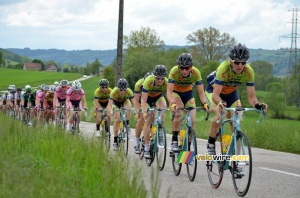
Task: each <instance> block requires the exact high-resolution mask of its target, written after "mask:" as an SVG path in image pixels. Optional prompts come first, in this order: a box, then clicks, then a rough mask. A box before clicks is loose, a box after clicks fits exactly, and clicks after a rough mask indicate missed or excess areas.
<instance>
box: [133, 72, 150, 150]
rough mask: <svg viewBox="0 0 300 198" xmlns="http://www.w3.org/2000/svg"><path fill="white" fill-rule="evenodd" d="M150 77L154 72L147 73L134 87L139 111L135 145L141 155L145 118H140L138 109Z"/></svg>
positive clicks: (136, 115) (136, 105)
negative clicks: (143, 90) (145, 82)
mask: <svg viewBox="0 0 300 198" xmlns="http://www.w3.org/2000/svg"><path fill="white" fill-rule="evenodd" d="M150 75H152V72H147V73H146V74H145V76H144V77H143V78H141V79H139V80H138V81H137V82H136V83H135V86H134V100H135V107H136V110H137V111H135V113H134V114H135V118H136V119H137V122H136V125H135V145H134V152H135V153H136V154H141V150H140V140H141V138H140V136H141V133H142V128H143V124H144V118H143V116H139V112H138V108H140V106H141V93H142V88H143V83H144V80H145V79H146V78H147V77H148V76H150Z"/></svg>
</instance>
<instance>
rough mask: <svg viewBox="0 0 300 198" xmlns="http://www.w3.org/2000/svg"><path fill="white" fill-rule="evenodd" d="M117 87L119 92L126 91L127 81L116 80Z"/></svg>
mask: <svg viewBox="0 0 300 198" xmlns="http://www.w3.org/2000/svg"><path fill="white" fill-rule="evenodd" d="M117 87H118V88H119V89H120V90H125V89H127V87H128V82H127V80H126V79H124V78H120V79H119V80H118V83H117Z"/></svg>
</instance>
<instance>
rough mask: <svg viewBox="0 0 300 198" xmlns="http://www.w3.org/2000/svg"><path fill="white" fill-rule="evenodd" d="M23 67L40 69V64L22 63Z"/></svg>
mask: <svg viewBox="0 0 300 198" xmlns="http://www.w3.org/2000/svg"><path fill="white" fill-rule="evenodd" d="M24 66H25V67H26V68H27V69H41V68H42V64H41V63H24Z"/></svg>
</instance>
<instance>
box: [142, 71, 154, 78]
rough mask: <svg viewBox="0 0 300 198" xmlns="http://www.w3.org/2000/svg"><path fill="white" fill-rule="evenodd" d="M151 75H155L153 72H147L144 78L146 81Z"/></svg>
mask: <svg viewBox="0 0 300 198" xmlns="http://www.w3.org/2000/svg"><path fill="white" fill-rule="evenodd" d="M150 75H153V73H152V72H147V73H146V74H145V76H144V79H146V78H147V77H148V76H150Z"/></svg>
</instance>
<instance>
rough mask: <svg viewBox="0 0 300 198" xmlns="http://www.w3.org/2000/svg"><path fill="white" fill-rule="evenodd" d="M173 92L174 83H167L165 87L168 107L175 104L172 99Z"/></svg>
mask: <svg viewBox="0 0 300 198" xmlns="http://www.w3.org/2000/svg"><path fill="white" fill-rule="evenodd" d="M173 90H174V83H170V82H169V83H168V85H167V99H168V102H169V106H170V105H171V104H172V103H174V102H175V100H174V98H173V95H172V93H173Z"/></svg>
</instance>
